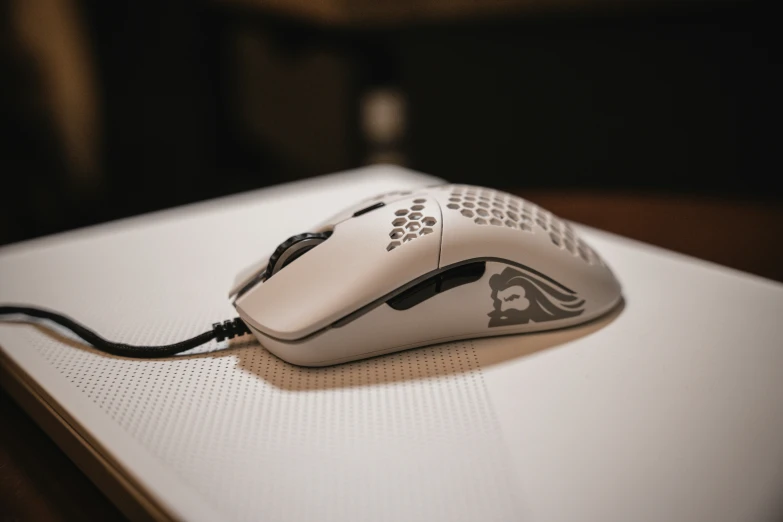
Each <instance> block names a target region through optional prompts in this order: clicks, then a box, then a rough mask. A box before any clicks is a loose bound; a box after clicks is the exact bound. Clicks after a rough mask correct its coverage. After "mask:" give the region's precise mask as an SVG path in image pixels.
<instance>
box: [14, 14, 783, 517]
mask: <svg viewBox="0 0 783 522" xmlns="http://www.w3.org/2000/svg"><path fill="white" fill-rule="evenodd" d="M775 7H776V6H775V4H774V3H772V2H769V3H765V2H760V1H753V0H746V1H734V2H729V1H725V0H723V1H718V0H690V1H674V0H671V1H660V0H658V1H656V0H636V1H626V2H618V1H609V0H482V1H480V2H479V1H476V0H222V1H218V0H214V1H211V2H206V1H198V0H188V1H184V0H180V1H178V0H171V1H154V2H153V1H150V0H137V1H135V2H121V1H103V2H101V1H97V0H94V1H87V0H0V180H1V181H2V185H0V195H1V197H0V202H1V203H0V245H3V244H8V243H12V242H17V241H22V240H26V239H31V238H35V237H38V236H42V235H46V234H51V233H55V232H59V231H63V230H68V229H72V228H76V227H81V226H85V225H90V224H94V223H100V222H103V221H107V220H112V219H117V218H122V217H126V216H132V215H136V214H140V213H143V212H149V211H153V210H158V209H163V208H166V207H171V206H175V205H181V204H185V203H189V202H194V201H199V200H204V199H208V198H213V197H216V196H221V195H226V194H230V193H235V192H240V191H245V190H250V189H255V188H260V187H264V186H268V185H271V184H275V183H281V182H286V181H290V180H296V179H301V178H305V177H310V176H316V175H319V174H325V173H329V172H334V171H338V170H342V169H348V168H353V167H358V166H361V165H366V164H371V163H384V162H385V163H397V164H400V165H405V166H408V167H411V168H413V169H418V170H421V171H424V172H427V173H431V174H435V175H437V176H441V177H443V178H446V179H448V180H452V181H457V182H467V183H474V184H480V185H490V186H493V187H497V188H501V189H506V190H509V191H512V192H514V193H516V194H518V195H521V196H523V197H527V198H528V199H531V200H533V201H535V202H536V203H539V204H541V205H543V206H544V207H547V208H549V209H550V210H552V211H554V212H556V213H558V214H560V215H561V216H563V217H565V218H568V219H573V220H575V221H579V222H582V223H586V224H589V225H593V226H596V227H600V228H604V229H606V230H610V231H613V232H616V233H619V234H623V235H626V236H630V237H633V238H637V239H641V240H644V241H647V242H650V243H653V244H656V245H660V246H663V247H666V248H670V249H673V250H677V251H679V252H684V253H687V254H691V255H695V256H698V257H701V258H704V259H708V260H712V261H715V262H718V263H721V264H725V265H729V266H731V267H734V268H738V269H741V270H745V271H749V272H753V273H755V274H759V275H762V276H765V277H769V278H773V279H777V280H779V281H783V210H782V208H783V205H781V200H783V195H782V194H781V190H780V188H779V187H780V185H781V183H780V178H781V173H783V168H782V167H783V159H781V158H782V157H783V154H781V152H780V143H781V137H782V136H781V122H782V121H783V119H782V118H781V116H783V107H782V103H783V102H781V93H783V74H781V54H780V50H779V49H780V48H781V47H780V42H779V41H778V40H779V39H780V38H779V36H778V35H779V34H780V30H779V25H780V21H779V20H780V19H779V17H778V16H777V15H775V14H774V13H776V12H777V10H776V9H775ZM0 419H3V420H4V422H6V424H7V425H8V426H12V427H13V429H6V430H3V429H0V486H2V485H5V486H6V487H0V512H3V513H5V514H6V515H7V516H6V517H5V518H8V517H10V518H8V519H9V520H10V519H19V520H93V519H95V520H98V519H100V520H104V519H105V520H115V519H117V520H118V519H121V515H120V513H119V512H118V511H117V509H116V508H115V507H114V506H112V505H111V503H109V502H108V500H106V498H104V497H103V496H102V495H101V494H100V492H99V491H98V490H97V489H96V488H95V486H94V485H92V484H91V483H90V482H89V481H88V480H87V479H86V477H85V476H84V475H82V474H81V473H79V472H78V470H77V469H76V468H75V466H74V465H73V464H72V463H71V462H70V461H69V460H68V458H67V457H66V456H65V455H64V454H63V453H62V452H61V451H60V450H59V449H57V447H56V446H55V445H54V444H53V443H52V442H51V441H50V440H49V439H48V437H47V436H46V435H45V434H44V433H43V432H42V431H41V430H40V429H38V428H37V427H36V426H35V424H34V423H32V421H30V420H29V419H27V417H26V416H25V415H24V413H22V411H21V410H20V409H19V407H18V406H16V405H15V404H13V402H12V401H11V400H10V398H9V397H8V396H7V395H6V394H0ZM0 518H3V517H0Z"/></svg>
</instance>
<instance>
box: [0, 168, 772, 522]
mask: <svg viewBox="0 0 783 522" xmlns="http://www.w3.org/2000/svg"><path fill="white" fill-rule="evenodd" d="M433 181H434V180H433V178H428V177H426V176H421V175H417V174H413V173H410V172H408V171H403V170H400V169H393V168H385V167H382V168H373V169H365V170H360V171H358V172H353V173H347V174H342V175H337V176H332V177H329V178H327V179H324V180H316V181H309V182H307V183H302V184H297V185H292V186H285V187H280V188H275V189H271V190H266V191H261V192H259V193H251V194H247V195H243V196H239V197H233V198H229V199H225V200H217V201H213V202H209V203H207V204H200V205H197V206H194V207H185V208H182V209H176V210H174V211H168V212H163V213H159V214H153V215H149V216H144V217H141V218H136V219H132V220H128V221H121V222H117V223H112V224H108V225H104V226H100V227H95V228H92V229H86V230H83V231H78V232H75V233H69V234H65V235H61V236H55V237H51V238H45V239H43V240H39V241H34V242H31V243H27V244H20V245H16V246H12V247H8V248H4V249H1V250H0V302H4V303H7V302H20V303H29V304H32V305H36V306H41V307H45V308H50V309H53V310H57V311H61V312H63V313H65V314H67V315H70V316H72V317H74V318H75V319H77V320H79V321H81V322H83V323H84V324H86V325H88V326H90V327H92V328H94V329H96V330H97V331H98V332H100V333H102V334H103V335H104V336H106V337H107V338H109V339H112V340H117V341H121V342H126V343H134V344H145V345H149V344H159V343H160V344H163V343H170V342H175V341H178V340H181V339H185V338H189V337H192V336H193V335H196V334H198V333H201V332H203V331H205V330H207V329H209V327H210V325H211V324H212V323H213V322H217V321H221V320H224V319H227V318H231V317H234V316H235V315H236V312H235V310H234V309H233V308H232V306H231V304H230V302H229V300H228V298H227V294H228V291H229V289H230V288H231V287H232V285H233V282H234V277H235V275H236V274H237V273H238V272H240V271H241V270H243V269H244V268H245V267H246V266H248V265H251V264H253V263H254V262H256V261H257V260H259V259H260V258H262V257H263V256H264V255H268V254H269V253H270V252H271V251H272V250H273V249H274V248H275V246H276V245H277V244H278V243H280V242H281V241H283V240H284V239H286V238H287V237H289V236H292V235H294V234H297V233H300V232H302V231H305V230H308V229H309V228H310V227H311V226H312V225H313V224H314V223H318V222H320V221H321V220H323V219H325V218H326V217H328V216H329V215H331V214H332V213H334V212H336V211H338V210H340V209H341V208H342V207H344V206H345V205H348V204H352V203H354V202H356V201H357V200H360V199H362V198H364V197H367V196H371V195H373V194H374V193H379V192H384V191H387V190H395V189H403V188H410V187H414V186H421V185H428V184H432V183H433ZM580 232H583V237H585V239H586V240H587V241H588V242H589V244H590V245H591V246H592V247H593V248H595V250H596V251H597V252H599V253H600V254H601V255H602V256H603V257H604V259H605V260H606V261H607V263H608V264H609V265H610V266H611V267H612V269H613V270H614V271H615V273H616V274H617V276H618V278H619V280H620V281H621V283H622V285H623V295H624V298H625V304H624V306H621V307H619V308H618V309H617V310H615V311H614V312H613V313H612V314H610V315H608V316H607V317H605V318H603V319H601V320H599V321H595V322H593V323H591V324H588V325H584V326H580V327H578V328H571V329H567V330H562V331H558V332H549V333H542V334H534V335H526V336H507V337H498V338H494V339H488V340H480V341H473V342H471V341H466V342H458V343H451V344H445V345H441V346H435V347H428V348H422V349H418V350H412V351H407V352H403V353H398V354H395V355H390V356H384V357H379V358H375V359H370V360H365V361H361V362H356V363H352V364H345V365H340V366H334V367H329V368H313V369H308V368H300V367H295V366H291V365H289V364H287V363H284V362H282V361H281V360H279V359H277V358H275V357H274V356H272V355H270V354H269V353H268V352H266V351H265V350H264V349H263V348H262V347H261V346H259V345H258V344H256V342H255V341H253V340H251V339H250V338H249V337H246V338H243V339H242V340H240V341H239V342H234V343H233V344H230V345H229V344H225V343H224V344H215V343H211V344H207V345H205V346H203V347H201V348H199V349H197V350H194V351H193V352H191V353H190V354H186V355H183V356H178V357H173V358H169V359H165V360H131V359H122V358H118V357H112V356H107V355H104V354H101V353H98V352H96V351H95V350H93V349H90V348H89V347H87V346H84V345H83V344H82V343H80V342H78V341H77V340H74V338H73V336H72V335H71V334H69V333H68V332H65V331H60V330H53V329H51V327H43V326H40V325H39V326H31V325H29V324H22V323H12V324H9V323H7V322H4V323H0V349H2V351H3V352H4V354H5V357H8V358H10V359H11V360H12V361H13V362H14V364H15V365H16V367H18V368H20V369H21V370H22V371H23V373H24V375H25V378H26V379H27V380H29V381H30V382H33V383H35V385H36V387H38V388H40V389H41V390H42V391H43V392H44V395H45V396H48V397H50V398H51V400H52V401H53V404H52V405H53V406H54V408H55V409H56V410H57V411H58V412H60V414H61V415H63V417H64V418H65V419H66V420H68V421H69V422H72V423H73V426H74V427H75V428H76V429H77V430H78V432H79V434H80V435H81V436H82V437H83V438H84V439H85V440H86V441H88V442H89V444H90V445H91V446H92V447H93V448H95V449H96V450H97V451H98V452H99V453H100V454H101V455H102V456H103V457H104V458H105V459H106V460H107V461H108V462H109V463H111V465H112V466H113V467H114V468H115V469H118V470H120V472H121V474H122V476H123V477H125V478H127V479H128V480H129V481H130V482H131V483H133V484H135V485H136V486H137V487H138V488H140V489H141V490H142V491H143V492H144V494H145V496H147V497H148V498H151V499H152V500H153V502H154V503H155V504H156V505H157V506H159V507H160V508H161V509H162V510H163V511H165V512H166V513H167V514H168V515H170V516H172V517H174V518H178V519H186V520H274V521H301V520H318V521H341V522H345V521H368V520H405V521H412V520H420V521H433V520H448V521H476V520H481V521H518V520H538V521H547V522H549V521H580V522H581V521H585V520H591V521H592V520H595V521H601V522H605V521H607V520H636V521H645V520H649V521H660V520H710V521H711V522H718V521H727V522H728V521H734V520H780V517H779V516H778V515H780V514H781V513H780V507H781V506H780V502H779V500H780V491H781V490H783V475H782V474H781V471H780V470H783V384H782V383H783V349H781V345H780V339H781V338H783V323H782V322H781V321H780V317H781V314H783V286H782V285H779V284H776V283H772V282H769V281H764V280H760V279H758V278H752V277H750V276H747V275H743V274H737V273H736V272H733V271H728V270H724V269H721V268H718V267H715V266H712V265H709V264H706V263H702V262H698V261H694V260H692V259H687V258H684V257H683V256H677V255H674V254H671V253H667V252H663V251H660V250H658V249H654V248H652V247H647V246H644V245H639V244H635V243H632V242H629V241H625V240H622V239H620V238H615V237H611V236H609V235H606V234H601V233H599V232H597V231H590V230H584V229H581V228H580ZM324 275H325V277H328V267H324ZM738 325H739V326H738ZM2 429H6V427H3V428H2Z"/></svg>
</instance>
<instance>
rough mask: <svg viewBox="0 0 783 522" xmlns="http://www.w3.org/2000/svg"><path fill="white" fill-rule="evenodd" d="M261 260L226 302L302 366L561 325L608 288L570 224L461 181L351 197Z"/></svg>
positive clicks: (610, 303) (600, 266) (592, 308)
mask: <svg viewBox="0 0 783 522" xmlns="http://www.w3.org/2000/svg"><path fill="white" fill-rule="evenodd" d="M264 261H265V262H264V263H263V264H264V265H265V266H264V267H263V268H261V269H259V270H257V271H256V272H255V273H251V274H249V275H248V276H247V277H245V278H243V279H242V280H241V281H239V282H238V284H237V285H236V286H235V288H234V289H233V290H232V291H231V295H232V297H234V298H235V299H234V305H235V306H236V309H237V311H238V312H239V315H240V317H241V318H242V320H243V321H244V322H245V323H246V324H247V325H248V326H249V327H250V329H251V330H252V331H253V333H254V334H255V335H256V337H257V338H258V340H259V341H260V342H261V344H262V345H263V346H264V347H266V348H267V349H268V350H269V351H270V352H272V353H274V354H275V355H277V356H278V357H280V358H281V359H283V360H285V361H288V362H290V363H293V364H298V365H304V366H325V365H330V364H336V363H341V362H347V361H353V360H357V359H362V358H365V357H373V356H376V355H381V354H386V353H391V352H396V351H399V350H406V349H409V348H415V347H420V346H425V345H429V344H435V343H441V342H446V341H454V340H458V339H468V338H476V337H486V336H494V335H506V334H518V333H527V332H536V331H541V330H551V329H556V328H563V327H568V326H574V325H577V324H580V323H584V322H587V321H590V320H592V319H595V318H596V317H598V316H600V315H602V314H605V313H607V312H608V311H610V310H611V309H612V308H613V307H614V306H615V305H617V304H618V303H619V302H620V299H621V291H620V284H619V283H618V281H617V279H616V278H615V277H614V275H613V274H612V271H611V270H610V269H609V267H608V266H607V265H606V263H605V262H604V261H603V260H602V259H601V258H600V257H599V256H598V254H596V252H595V251H594V250H593V249H592V248H590V247H589V246H588V245H587V244H586V243H585V242H584V241H582V240H581V239H579V237H577V235H576V234H575V233H574V230H573V229H572V228H571V226H570V225H568V224H567V223H564V222H563V221H561V220H560V219H558V218H557V217H555V216H553V215H552V214H551V213H550V212H548V211H546V210H544V209H542V208H540V207H538V206H536V205H534V204H532V203H530V202H529V201H526V200H524V199H521V198H518V197H516V196H513V195H511V194H506V193H504V192H499V191H496V190H491V189H487V188H481V187H473V186H465V185H440V186H434V187H428V188H424V189H421V190H415V191H398V192H393V193H388V194H382V195H380V196H377V197H374V198H371V199H368V200H365V201H362V202H360V203H359V204H357V205H354V206H352V207H351V208H349V209H346V210H345V211H344V212H341V213H340V214H338V215H337V216H335V217H333V218H332V219H330V220H328V221H327V222H325V223H323V224H322V225H320V226H318V227H316V228H314V229H313V230H312V231H311V232H308V233H304V234H300V235H298V236H294V237H292V238H289V239H288V240H287V241H285V242H284V243H282V244H281V245H280V246H279V247H278V248H277V249H276V250H275V252H274V253H273V254H272V255H271V256H270V257H269V259H268V261H267V260H264ZM520 342H524V339H523V338H520Z"/></svg>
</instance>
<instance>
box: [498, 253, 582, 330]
mask: <svg viewBox="0 0 783 522" xmlns="http://www.w3.org/2000/svg"><path fill="white" fill-rule="evenodd" d="M558 286H560V285H557V283H555V284H552V283H551V282H548V281H546V280H544V279H543V278H542V277H540V276H537V275H535V274H533V273H530V272H523V271H521V270H518V269H516V268H511V267H507V268H506V269H504V270H503V272H501V273H499V274H495V275H493V276H492V277H490V278H489V287H490V288H491V289H492V301H493V304H494V307H495V309H494V310H492V311H491V312H490V313H489V314H488V315H489V318H490V319H489V327H490V328H492V327H495V326H510V325H517V324H528V323H531V322H532V323H542V322H545V321H554V320H556V319H566V318H568V317H576V316H578V315H580V314H582V313H583V312H584V304H585V300H584V299H580V298H579V296H578V295H576V294H575V293H574V292H572V291H570V290H567V289H565V287H562V286H560V287H559V288H558Z"/></svg>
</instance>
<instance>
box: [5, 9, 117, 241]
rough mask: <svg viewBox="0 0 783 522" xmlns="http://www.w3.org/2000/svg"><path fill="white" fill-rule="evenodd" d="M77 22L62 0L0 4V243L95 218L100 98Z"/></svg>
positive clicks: (83, 34)
mask: <svg viewBox="0 0 783 522" xmlns="http://www.w3.org/2000/svg"><path fill="white" fill-rule="evenodd" d="M83 22H84V20H83V18H82V13H81V12H80V11H79V10H78V8H77V6H76V5H75V4H74V3H73V2H70V1H68V0H35V1H30V2H23V1H13V0H0V77H2V79H3V80H2V84H3V86H2V91H0V92H1V93H2V94H1V95H0V173H2V178H0V179H2V182H3V184H4V190H3V192H4V194H5V196H6V197H4V198H3V205H2V210H0V243H3V242H10V241H18V240H22V239H26V238H28V237H34V236H37V235H41V234H47V233H51V232H53V231H58V230H64V229H67V228H72V227H73V226H78V225H80V224H84V223H87V222H90V221H92V220H94V219H95V218H96V214H95V213H93V212H91V211H89V210H86V208H85V207H88V206H89V205H91V204H94V203H95V202H96V201H97V200H98V199H99V197H100V192H101V190H102V188H103V184H102V172H101V168H100V162H101V157H100V140H101V129H100V120H99V117H98V112H99V110H100V100H99V97H98V95H97V92H96V84H95V78H94V69H93V68H94V63H93V58H92V56H91V53H90V49H89V45H88V43H87V41H86V40H87V38H86V31H85V26H84V23H83ZM66 216H67V218H66V219H63V218H64V217H66Z"/></svg>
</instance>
